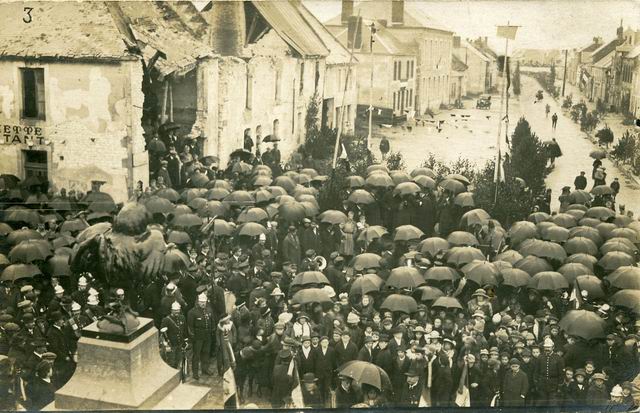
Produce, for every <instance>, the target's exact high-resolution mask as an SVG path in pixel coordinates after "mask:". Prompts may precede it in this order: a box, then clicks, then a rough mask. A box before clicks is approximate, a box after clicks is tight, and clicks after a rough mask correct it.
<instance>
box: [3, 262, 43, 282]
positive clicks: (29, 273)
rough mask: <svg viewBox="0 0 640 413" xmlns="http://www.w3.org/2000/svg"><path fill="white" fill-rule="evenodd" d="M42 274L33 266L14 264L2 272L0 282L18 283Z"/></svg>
mask: <svg viewBox="0 0 640 413" xmlns="http://www.w3.org/2000/svg"><path fill="white" fill-rule="evenodd" d="M39 274H42V272H41V271H40V269H39V268H38V267H37V266H35V265H32V264H12V265H9V266H8V267H7V268H5V269H4V270H3V271H2V276H0V281H17V280H20V279H22V278H33V277H35V276H36V275H39Z"/></svg>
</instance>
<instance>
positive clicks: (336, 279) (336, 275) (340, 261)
mask: <svg viewBox="0 0 640 413" xmlns="http://www.w3.org/2000/svg"><path fill="white" fill-rule="evenodd" d="M343 266H344V258H342V257H341V256H336V257H335V258H334V259H333V261H330V262H329V265H327V268H325V270H324V275H326V277H327V279H328V280H329V282H330V283H331V286H332V287H333V290H334V291H335V292H336V294H340V293H341V292H343V289H344V286H345V284H346V283H347V279H346V277H345V275H344V273H343V272H342V268H343Z"/></svg>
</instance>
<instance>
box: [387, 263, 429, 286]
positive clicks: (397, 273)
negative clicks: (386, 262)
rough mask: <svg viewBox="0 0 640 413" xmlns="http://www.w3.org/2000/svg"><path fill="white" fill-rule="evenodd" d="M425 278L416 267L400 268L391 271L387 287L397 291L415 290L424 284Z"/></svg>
mask: <svg viewBox="0 0 640 413" xmlns="http://www.w3.org/2000/svg"><path fill="white" fill-rule="evenodd" d="M424 282H425V281H424V278H422V276H421V275H420V272H419V271H418V269H417V268H415V267H398V268H394V269H393V270H391V274H390V275H389V278H387V281H386V283H385V287H387V288H389V287H392V288H396V289H399V290H401V289H414V288H417V287H419V286H421V285H422V284H424Z"/></svg>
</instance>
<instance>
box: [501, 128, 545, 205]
mask: <svg viewBox="0 0 640 413" xmlns="http://www.w3.org/2000/svg"><path fill="white" fill-rule="evenodd" d="M505 164H506V165H505V174H506V176H510V177H516V176H517V177H520V178H522V179H524V180H525V182H526V183H527V184H528V186H529V188H531V190H532V191H533V192H534V193H538V192H541V191H542V189H543V188H544V179H545V177H546V175H547V172H546V165H547V156H546V151H545V150H544V148H543V146H542V143H541V142H540V140H539V139H538V137H537V136H536V135H535V133H533V132H531V127H530V126H529V122H527V120H526V119H525V118H524V117H523V118H520V120H519V121H518V124H517V125H516V128H515V130H514V131H513V135H512V137H511V154H510V157H509V158H508V160H507V162H506V163H505Z"/></svg>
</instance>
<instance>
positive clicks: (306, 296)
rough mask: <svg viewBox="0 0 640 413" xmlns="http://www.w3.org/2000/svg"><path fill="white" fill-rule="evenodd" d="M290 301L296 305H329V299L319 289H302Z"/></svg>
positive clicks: (324, 292)
mask: <svg viewBox="0 0 640 413" xmlns="http://www.w3.org/2000/svg"><path fill="white" fill-rule="evenodd" d="M291 300H292V301H293V302H295V303H298V304H311V303H320V304H322V303H331V298H330V297H329V295H328V294H327V292H326V291H324V290H323V289H321V288H304V289H302V290H300V291H298V292H297V293H295V294H294V295H293V297H292V298H291Z"/></svg>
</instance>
